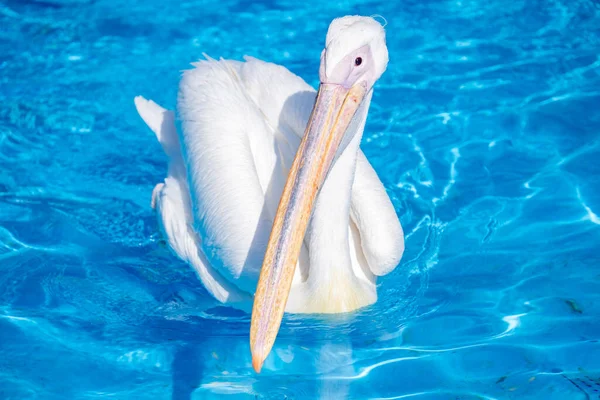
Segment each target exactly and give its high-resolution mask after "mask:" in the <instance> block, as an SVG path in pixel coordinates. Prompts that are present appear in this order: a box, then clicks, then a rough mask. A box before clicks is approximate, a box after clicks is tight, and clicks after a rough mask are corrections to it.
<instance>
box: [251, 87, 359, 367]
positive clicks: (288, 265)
mask: <svg viewBox="0 0 600 400" xmlns="http://www.w3.org/2000/svg"><path fill="white" fill-rule="evenodd" d="M365 94H366V88H365V87H364V86H362V85H355V86H353V87H351V88H350V89H346V88H344V87H343V86H341V85H334V84H321V86H320V87H319V92H318V94H317V100H316V102H315V105H314V108H313V110H312V114H311V118H310V120H309V122H308V125H307V127H306V131H305V132H304V137H303V138H302V141H301V143H300V147H299V148H298V152H297V153H296V157H295V159H294V163H293V164H292V167H291V169H290V172H289V175H288V178H287V181H286V184H285V187H284V189H283V194H282V196H281V200H280V201H279V207H278V208H277V214H276V215H275V221H274V222H273V229H272V231H271V236H270V237H269V243H268V245H267V251H266V253H265V258H264V261H263V265H262V269H261V271H260V277H259V280H258V286H257V288H256V294H255V297H254V306H253V309H252V321H251V326H250V350H251V352H252V366H253V367H254V370H255V371H256V372H260V370H261V368H262V365H263V363H264V361H265V359H266V358H267V356H268V355H269V352H270V351H271V348H272V347H273V344H274V343H275V338H276V337H277V333H278V331H279V327H280V325H281V320H282V318H283V313H284V310H285V306H286V303H287V300H288V295H289V292H290V288H291V285H292V279H293V277H294V272H295V269H296V264H297V261H298V256H299V254H300V248H301V245H302V241H303V240H304V234H305V233H306V228H307V226H308V222H309V220H310V216H311V213H312V209H313V204H314V202H315V198H316V196H317V193H318V192H319V189H320V188H321V186H322V185H323V182H324V181H325V178H326V177H327V174H328V173H329V170H330V168H331V165H332V163H333V160H334V158H335V155H336V152H337V150H338V147H339V145H340V142H341V140H342V138H343V137H344V134H345V133H346V129H347V128H348V125H349V124H350V121H351V120H352V117H353V116H354V114H355V113H356V111H357V110H358V107H359V106H360V104H361V102H362V100H363V98H364V97H365Z"/></svg>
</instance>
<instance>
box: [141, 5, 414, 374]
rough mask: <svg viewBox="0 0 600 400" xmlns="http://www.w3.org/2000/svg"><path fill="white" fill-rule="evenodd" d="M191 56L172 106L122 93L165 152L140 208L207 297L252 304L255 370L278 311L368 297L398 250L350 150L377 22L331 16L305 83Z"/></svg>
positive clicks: (385, 209) (378, 32) (397, 235)
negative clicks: (315, 84) (161, 172)
mask: <svg viewBox="0 0 600 400" xmlns="http://www.w3.org/2000/svg"><path fill="white" fill-rule="evenodd" d="M205 58H206V60H202V61H199V62H198V63H194V64H193V65H194V67H195V68H194V69H191V70H187V71H185V72H184V73H183V76H182V79H181V81H180V85H179V95H178V101H177V106H176V112H173V111H168V110H165V109H164V108H162V107H160V106H159V105H158V104H156V103H154V102H152V101H148V100H146V99H144V98H142V97H140V96H138V97H136V98H135V104H136V107H137V110H138V112H139V114H140V116H141V117H142V119H143V120H144V121H145V122H146V124H147V125H148V126H149V127H150V128H151V129H152V130H153V131H154V133H155V134H156V136H157V138H158V140H159V142H160V143H161V145H162V147H163V149H164V151H165V153H166V155H167V156H168V160H169V161H168V172H167V176H166V178H165V180H164V182H163V183H160V184H158V185H157V186H156V187H155V188H154V191H153V193H152V207H153V208H155V209H156V213H157V218H158V223H159V227H160V230H161V231H162V234H163V235H164V236H165V237H166V239H167V240H168V243H169V246H170V248H171V249H172V250H173V251H174V252H175V254H177V256H179V257H180V258H181V259H182V260H184V261H186V262H187V263H189V264H190V265H191V266H192V267H193V268H194V269H195V270H196V272H197V274H198V277H199V278H200V280H201V281H202V283H203V284H204V286H205V287H206V289H207V290H208V292H210V293H211V295H212V296H214V297H215V298H216V299H217V300H219V301H220V302H222V303H225V304H229V305H232V306H235V307H239V308H242V309H246V310H248V309H249V305H251V304H253V308H252V321H251V328H250V347H251V352H252V363H253V367H254V369H255V370H256V371H257V372H260V369H261V367H262V365H263V362H264V360H265V358H266V357H267V355H268V354H269V352H270V350H271V348H272V346H273V343H274V341H275V338H276V336H277V332H278V330H279V326H280V323H281V320H282V318H283V313H284V311H285V312H290V313H342V312H349V311H352V310H355V309H357V308H360V307H364V306H366V305H369V304H372V303H374V302H375V301H376V300H377V290H376V281H377V277H378V276H382V275H385V274H387V273H389V272H390V271H392V270H393V269H394V268H395V267H396V266H397V265H398V263H399V262H400V259H401V257H402V254H403V251H404V237H403V236H404V235H403V231H402V226H401V224H400V221H399V220H398V216H397V215H396V213H395V210H394V207H393V205H392V203H391V201H390V199H389V197H388V196H387V193H386V191H385V188H384V186H383V184H382V183H381V181H380V180H379V178H378V176H377V174H376V172H375V171H374V169H373V168H372V166H371V165H370V163H369V161H368V160H367V159H366V157H365V155H364V154H363V153H362V151H361V150H360V147H359V146H360V141H361V137H362V134H363V129H364V126H365V121H366V119H367V113H368V109H369V105H370V102H371V97H372V95H373V85H374V84H375V82H376V81H377V80H378V79H379V77H380V76H381V75H382V74H383V72H384V71H385V69H386V67H387V63H388V51H387V47H386V43H385V31H384V29H383V26H381V24H379V23H378V22H377V21H376V20H374V19H373V18H370V17H361V16H346V17H343V18H338V19H335V20H333V21H332V23H331V25H330V26H329V29H328V32H327V37H326V45H325V48H324V49H323V51H322V53H321V65H320V69H319V78H320V85H319V89H318V91H315V90H314V89H313V88H312V87H311V86H310V85H308V84H307V83H306V82H305V81H304V80H302V79H301V78H299V77H298V76H296V75H294V74H293V73H291V72H290V71H288V70H287V69H285V68H284V67H281V66H278V65H275V64H272V63H268V62H264V61H260V60H257V59H255V58H251V57H244V60H245V61H243V62H242V61H233V60H223V59H221V60H219V61H217V60H213V59H210V58H209V57H208V56H205ZM253 294H254V296H253Z"/></svg>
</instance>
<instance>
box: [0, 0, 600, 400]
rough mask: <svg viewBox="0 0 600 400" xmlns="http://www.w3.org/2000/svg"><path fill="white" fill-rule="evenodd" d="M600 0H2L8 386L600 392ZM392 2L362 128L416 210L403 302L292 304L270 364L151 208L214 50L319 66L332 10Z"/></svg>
mask: <svg viewBox="0 0 600 400" xmlns="http://www.w3.org/2000/svg"><path fill="white" fill-rule="evenodd" d="M598 4H599V3H597V2H594V1H584V0H554V1H552V0H544V1H533V0H528V1H523V0H516V1H510V2H509V1H502V0H490V1H483V0H452V1H442V0H433V1H417V0H410V1H404V2H400V1H398V2H395V1H383V0H382V1H374V0H373V1H354V0H339V1H325V2H321V1H307V2H301V1H291V0H271V1H266V2H262V3H258V2H255V1H248V0H219V1H197V0H183V1H178V2H163V1H158V0H129V1H127V2H121V1H117V0H95V1H94V0H39V1H35V0H3V1H2V2H0V105H1V106H0V398H1V399H100V398H111V399H177V400H180V399H220V398H223V396H224V395H226V394H227V395H230V397H231V398H234V399H284V398H285V399H311V398H332V399H344V398H350V399H400V398H411V399H412V398H415V399H486V398H487V399H492V398H493V399H560V400H563V399H598V398H599V395H600V344H599V343H598V340H599V339H600V255H599V253H598V245H599V243H600V161H599V160H600V58H599V54H600V36H599V34H600V6H599V5H598ZM357 13H358V14H363V15H372V14H381V15H383V16H384V17H385V18H386V19H387V26H386V30H387V32H388V47H389V51H390V64H389V67H388V71H387V72H386V73H385V74H384V75H383V77H382V79H381V80H380V81H379V83H378V84H377V86H376V89H375V95H374V98H373V105H372V108H371V113H370V115H369V120H368V123H367V127H366V132H365V135H364V140H363V143H362V148H363V150H364V152H365V153H366V155H367V156H368V157H369V158H370V160H371V162H372V163H373V165H374V167H375V169H376V170H377V172H378V173H379V175H380V177H381V179H382V180H383V182H384V183H385V185H386V187H387V188H388V190H389V193H390V196H391V198H392V199H393V202H394V204H395V206H396V210H397V212H398V215H399V216H400V218H401V221H402V224H403V226H404V230H405V234H406V252H405V255H404V258H403V259H402V262H401V264H400V266H399V267H398V268H397V269H396V270H395V271H394V272H393V273H392V274H391V275H389V276H387V277H385V278H384V279H381V280H380V287H379V293H380V300H379V302H378V303H376V304H375V305H373V306H371V307H368V308H365V309H363V310H360V311H359V312H356V313H353V314H351V315H344V316H334V317H323V318H321V317H310V316H295V317H286V318H285V320H284V323H283V325H282V330H281V333H280V336H279V339H278V341H277V344H276V346H275V349H274V351H273V354H272V355H271V356H270V358H269V359H268V360H267V363H266V365H265V368H264V369H263V372H262V373H261V374H260V375H256V374H255V373H254V372H253V370H252V369H251V366H250V352H249V347H248V330H249V315H246V314H244V313H241V312H236V311H233V310H231V309H228V308H225V307H219V306H218V304H215V303H214V301H213V300H211V298H210V297H209V296H208V295H207V294H206V292H205V291H204V289H203V287H202V285H201V284H200V282H199V281H198V279H197V278H196V277H195V275H194V272H193V271H192V270H191V268H189V267H188V266H186V265H185V264H183V263H182V262H180V261H179V260H178V259H176V258H175V257H174V256H173V255H172V254H171V253H170V252H169V251H168V249H167V248H165V246H164V244H163V243H162V242H161V237H160V235H159V234H158V231H157V224H156V221H155V218H154V215H153V212H152V210H151V208H150V198H151V192H152V189H153V187H154V185H155V184H157V183H159V182H160V181H161V180H162V179H163V177H164V174H165V168H166V164H165V162H166V160H165V156H164V154H163V152H162V149H161V148H160V146H159V144H158V143H157V142H156V139H155V137H154V134H153V133H152V132H151V131H150V130H149V129H147V127H146V126H145V124H144V123H143V122H142V120H141V119H140V118H139V116H138V115H137V113H136V110H135V108H134V104H133V97H134V96H136V95H138V94H141V95H143V96H145V97H147V98H151V99H153V100H155V101H157V102H158V103H160V104H162V105H164V106H166V107H169V108H173V107H174V105H175V99H176V93H177V83H178V79H179V76H180V71H181V70H183V69H187V68H189V67H190V65H189V64H190V62H193V61H195V60H197V59H198V58H200V57H201V54H202V53H203V52H206V53H208V54H209V55H211V56H213V57H219V56H223V57H226V58H236V59H240V58H241V56H242V55H244V54H248V55H252V56H255V57H258V58H261V59H265V60H268V61H273V62H277V63H281V64H283V65H285V66H286V67H288V68H289V69H291V70H292V71H293V72H295V73H297V74H299V75H300V76H302V77H303V78H304V79H306V80H307V81H308V82H309V83H311V84H312V85H316V84H317V83H318V82H317V79H318V76H317V70H318V63H319V54H320V50H321V48H322V46H323V43H324V37H325V33H326V30H327V27H328V24H329V22H330V21H331V19H332V18H334V17H337V16H341V15H345V14H357Z"/></svg>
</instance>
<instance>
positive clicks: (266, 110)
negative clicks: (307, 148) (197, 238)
mask: <svg viewBox="0 0 600 400" xmlns="http://www.w3.org/2000/svg"><path fill="white" fill-rule="evenodd" d="M286 72H287V70H285V69H284V68H282V67H280V66H277V65H275V64H270V63H265V62H262V61H259V60H256V59H253V58H247V61H246V62H236V61H229V60H220V61H215V60H212V59H208V60H206V61H201V62H199V63H196V64H195V68H194V69H192V70H188V71H186V72H184V75H183V78H182V80H181V83H180V90H179V98H178V110H177V111H178V117H179V119H180V121H181V122H180V123H181V129H180V133H181V137H182V141H183V145H184V146H183V148H184V149H185V154H184V158H185V162H186V166H187V171H188V181H189V185H190V193H191V198H192V204H193V205H194V207H193V218H194V227H195V229H196V230H197V232H198V233H199V234H200V235H201V237H202V238H203V249H204V252H205V254H206V256H207V257H208V259H209V260H210V263H211V264H212V265H213V267H214V268H216V269H217V270H219V271H220V273H221V274H222V275H223V276H224V277H225V278H226V279H228V280H230V281H232V282H235V284H236V286H237V287H239V288H241V289H242V290H244V291H247V292H250V293H253V291H254V290H255V288H256V283H257V281H258V276H259V272H260V267H261V265H262V260H263V257H264V253H265V250H266V245H267V242H268V239H269V234H270V230H271V227H272V221H273V216H274V214H275V211H276V208H277V204H278V202H279V197H280V196H281V192H282V190H283V186H284V184H285V177H286V175H287V171H288V170H289V168H290V166H291V163H292V161H293V157H294V154H295V150H296V148H297V147H298V144H299V142H300V139H299V137H300V136H299V135H297V134H293V133H291V131H292V130H293V129H292V128H291V127H289V126H288V124H286V122H285V121H282V120H281V118H282V116H281V114H282V108H283V107H284V106H285V107H288V103H286V100H287V99H290V98H291V97H294V95H295V94H296V93H298V92H303V91H306V90H307V89H310V87H309V86H308V85H306V83H304V82H303V81H302V80H301V79H299V78H297V77H295V76H294V75H292V74H290V73H289V72H287V73H286ZM294 98H296V97H294ZM305 98H306V96H304V97H303V96H302V95H299V97H298V99H305ZM313 99H314V97H313ZM300 103H301V104H300V106H301V107H300V108H302V106H304V107H305V108H306V109H307V112H306V113H307V115H306V119H308V114H310V109H311V106H312V105H311V104H310V103H306V102H300ZM296 113H302V111H297V112H296Z"/></svg>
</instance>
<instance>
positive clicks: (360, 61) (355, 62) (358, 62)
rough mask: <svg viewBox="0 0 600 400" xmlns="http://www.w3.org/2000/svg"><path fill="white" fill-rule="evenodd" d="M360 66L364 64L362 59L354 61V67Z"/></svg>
mask: <svg viewBox="0 0 600 400" xmlns="http://www.w3.org/2000/svg"><path fill="white" fill-rule="evenodd" d="M360 64H362V57H356V59H355V60H354V65H356V66H357V67H358V66H359V65H360Z"/></svg>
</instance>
